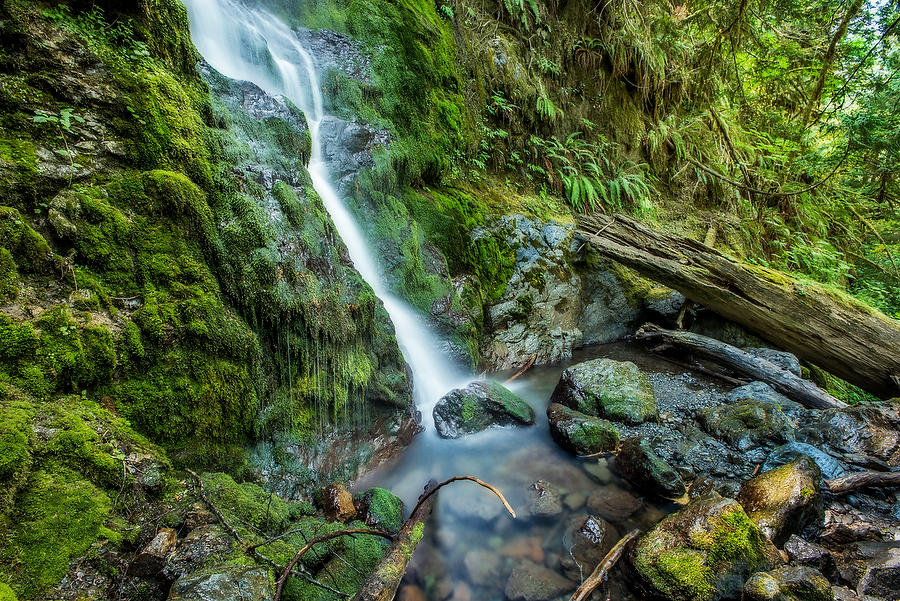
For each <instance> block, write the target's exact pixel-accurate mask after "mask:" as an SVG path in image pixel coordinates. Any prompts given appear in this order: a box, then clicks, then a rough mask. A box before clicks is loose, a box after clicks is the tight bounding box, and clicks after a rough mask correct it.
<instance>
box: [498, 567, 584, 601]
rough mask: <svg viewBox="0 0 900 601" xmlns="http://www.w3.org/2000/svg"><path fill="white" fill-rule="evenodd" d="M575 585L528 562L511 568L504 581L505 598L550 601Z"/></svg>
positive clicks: (557, 574)
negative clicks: (507, 577)
mask: <svg viewBox="0 0 900 601" xmlns="http://www.w3.org/2000/svg"><path fill="white" fill-rule="evenodd" d="M574 588H575V585H574V584H572V583H571V582H570V581H569V580H568V579H566V578H564V577H563V576H562V575H561V574H559V573H558V572H554V571H553V570H550V569H547V568H545V567H544V566H539V565H537V564H535V563H532V562H530V561H525V562H523V563H522V564H520V565H518V566H516V567H515V568H513V571H512V573H511V574H510V575H509V579H508V580H507V581H506V589H505V592H506V598H507V599H508V600H509V601H551V600H552V599H556V597H557V596H559V595H561V594H562V593H565V592H566V591H570V590H573V589H574Z"/></svg>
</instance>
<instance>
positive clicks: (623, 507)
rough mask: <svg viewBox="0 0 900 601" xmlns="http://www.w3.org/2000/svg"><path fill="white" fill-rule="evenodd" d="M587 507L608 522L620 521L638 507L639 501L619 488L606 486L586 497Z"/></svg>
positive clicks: (639, 505)
mask: <svg viewBox="0 0 900 601" xmlns="http://www.w3.org/2000/svg"><path fill="white" fill-rule="evenodd" d="M587 507H588V510H590V512H591V513H595V514H597V515H599V516H601V517H603V518H604V519H606V520H609V521H610V522H621V521H623V520H625V519H626V518H628V517H630V516H631V515H633V514H634V513H635V512H636V511H637V510H638V509H640V508H641V502H640V501H638V500H637V499H636V498H635V497H634V495H632V494H631V493H629V492H627V491H624V490H622V489H621V488H618V487H616V486H607V487H604V488H601V489H600V490H598V491H597V492H595V493H593V494H592V495H591V496H590V497H588V500H587Z"/></svg>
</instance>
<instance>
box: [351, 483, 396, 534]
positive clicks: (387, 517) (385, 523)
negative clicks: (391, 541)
mask: <svg viewBox="0 0 900 601" xmlns="http://www.w3.org/2000/svg"><path fill="white" fill-rule="evenodd" d="M354 504H355V505H356V513H357V515H359V516H361V517H362V519H363V520H364V521H365V522H366V524H368V525H369V526H371V527H373V528H381V529H382V530H386V531H387V532H399V531H400V527H401V526H402V525H403V501H402V500H401V499H400V497H398V496H397V495H395V494H394V493H392V492H391V491H389V490H385V489H384V488H377V487H376V488H370V489H369V490H367V491H366V492H364V493H362V494H361V495H357V496H356V499H354Z"/></svg>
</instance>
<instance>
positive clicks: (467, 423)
mask: <svg viewBox="0 0 900 601" xmlns="http://www.w3.org/2000/svg"><path fill="white" fill-rule="evenodd" d="M433 413H434V426H435V428H436V429H437V432H438V434H439V435H440V436H441V437H443V438H459V437H460V436H464V435H466V434H474V433H475V432H481V431H482V430H486V429H487V428H491V427H494V426H507V425H520V426H522V425H531V424H533V423H534V409H532V408H531V406H530V405H529V404H528V403H526V402H525V401H523V400H522V399H520V398H519V397H518V396H516V395H515V394H513V393H512V392H510V391H509V390H507V389H506V388H505V387H504V386H503V385H501V384H498V383H496V382H473V383H471V384H469V385H468V386H466V387H465V388H460V389H457V390H453V391H451V392H449V393H447V394H445V395H444V396H443V397H442V398H441V400H439V401H438V403H437V405H435V407H434V412H433Z"/></svg>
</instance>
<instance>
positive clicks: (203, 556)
mask: <svg viewBox="0 0 900 601" xmlns="http://www.w3.org/2000/svg"><path fill="white" fill-rule="evenodd" d="M233 545H234V540H233V539H232V538H231V536H230V535H229V534H228V533H226V532H225V531H224V530H223V529H222V528H221V527H219V526H217V525H214V524H210V525H205V526H199V527H197V528H196V529H194V530H191V531H190V532H189V533H188V534H187V536H185V537H184V538H183V539H181V542H180V543H179V544H178V547H177V548H176V549H175V553H173V554H172V556H171V557H169V561H168V562H167V563H166V566H165V568H163V571H162V573H163V575H164V576H165V577H166V578H168V579H169V580H170V581H171V580H177V579H179V578H182V577H184V576H186V575H188V574H190V573H192V572H194V571H196V570H197V569H199V568H201V567H203V566H204V565H206V564H207V563H210V562H212V561H219V560H221V559H224V558H225V557H226V556H227V555H228V554H230V553H231V552H232V550H233Z"/></svg>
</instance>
